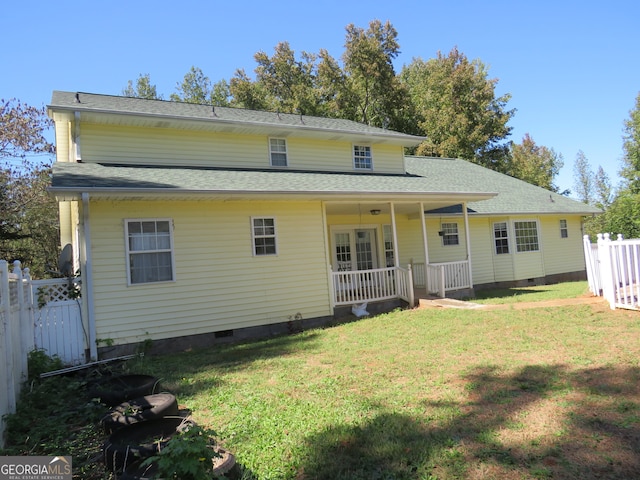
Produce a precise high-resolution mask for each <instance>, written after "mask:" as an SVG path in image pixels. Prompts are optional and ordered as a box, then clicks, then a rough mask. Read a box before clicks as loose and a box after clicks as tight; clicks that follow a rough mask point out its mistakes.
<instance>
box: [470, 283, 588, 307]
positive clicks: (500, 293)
mask: <svg viewBox="0 0 640 480" xmlns="http://www.w3.org/2000/svg"><path fill="white" fill-rule="evenodd" d="M588 292H589V285H588V284H587V282H564V283H556V284H553V285H540V286H535V287H517V288H501V289H489V290H476V292H475V297H474V298H471V299H467V300H470V301H472V302H474V303H483V304H508V303H519V302H540V301H545V300H558V299H565V298H576V297H580V296H582V295H586V294H588Z"/></svg>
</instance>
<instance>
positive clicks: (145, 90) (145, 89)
mask: <svg viewBox="0 0 640 480" xmlns="http://www.w3.org/2000/svg"><path fill="white" fill-rule="evenodd" d="M122 95H124V96H125V97H136V98H146V99H148V100H161V99H162V95H160V96H158V92H157V89H156V86H155V85H154V84H152V83H151V77H150V75H149V74H148V73H145V74H144V75H143V74H140V75H139V76H138V80H136V85H135V87H134V86H133V81H132V80H129V82H128V83H127V87H126V88H125V89H124V90H122Z"/></svg>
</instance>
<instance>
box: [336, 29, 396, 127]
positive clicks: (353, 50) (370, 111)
mask: <svg viewBox="0 0 640 480" xmlns="http://www.w3.org/2000/svg"><path fill="white" fill-rule="evenodd" d="M346 31H347V35H346V41H345V52H344V54H343V55H342V60H343V62H344V73H345V76H344V79H345V80H346V82H345V89H346V91H345V92H343V94H342V95H340V97H339V98H340V100H341V102H340V103H341V104H340V110H341V111H342V116H343V117H345V118H349V119H351V120H356V121H359V122H362V123H366V124H368V125H374V126H378V127H385V128H386V127H390V128H394V129H397V128H398V125H399V124H400V123H401V118H402V107H403V105H404V104H405V103H406V101H407V100H408V96H407V92H406V90H405V88H404V85H402V84H401V83H400V80H399V78H398V77H397V76H396V73H395V70H394V68H393V60H394V59H395V58H396V57H397V56H398V54H399V53H400V45H399V44H398V40H397V37H398V32H397V31H396V29H395V28H394V27H393V26H392V25H391V23H390V22H388V21H387V22H386V23H385V24H384V25H383V24H382V22H380V21H379V20H373V21H371V22H370V23H369V28H368V29H367V30H364V29H363V28H360V27H356V26H355V25H353V24H350V25H348V26H347V27H346Z"/></svg>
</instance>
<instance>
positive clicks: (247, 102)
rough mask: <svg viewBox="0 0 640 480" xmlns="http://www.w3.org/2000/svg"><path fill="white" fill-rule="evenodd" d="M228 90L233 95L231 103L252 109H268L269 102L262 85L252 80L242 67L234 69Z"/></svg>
mask: <svg viewBox="0 0 640 480" xmlns="http://www.w3.org/2000/svg"><path fill="white" fill-rule="evenodd" d="M229 91H230V92H231V95H232V96H233V100H232V102H231V104H232V105H234V106H237V107H243V108H249V109H252V110H268V106H269V102H268V100H267V92H266V91H265V89H264V87H263V86H262V85H261V84H259V83H256V82H253V81H252V80H251V79H250V78H249V76H248V75H247V74H246V72H245V71H244V69H238V70H236V72H235V74H234V76H233V78H232V79H231V82H229Z"/></svg>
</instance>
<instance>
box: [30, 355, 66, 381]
mask: <svg viewBox="0 0 640 480" xmlns="http://www.w3.org/2000/svg"><path fill="white" fill-rule="evenodd" d="M27 365H28V371H29V380H35V379H37V378H39V377H40V374H41V373H46V372H52V371H54V370H60V369H61V368H62V367H64V364H63V363H62V359H61V358H60V357H58V356H57V355H54V356H52V357H50V356H49V355H47V352H46V350H44V349H41V348H36V349H33V350H31V351H30V352H29V354H28V356H27Z"/></svg>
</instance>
